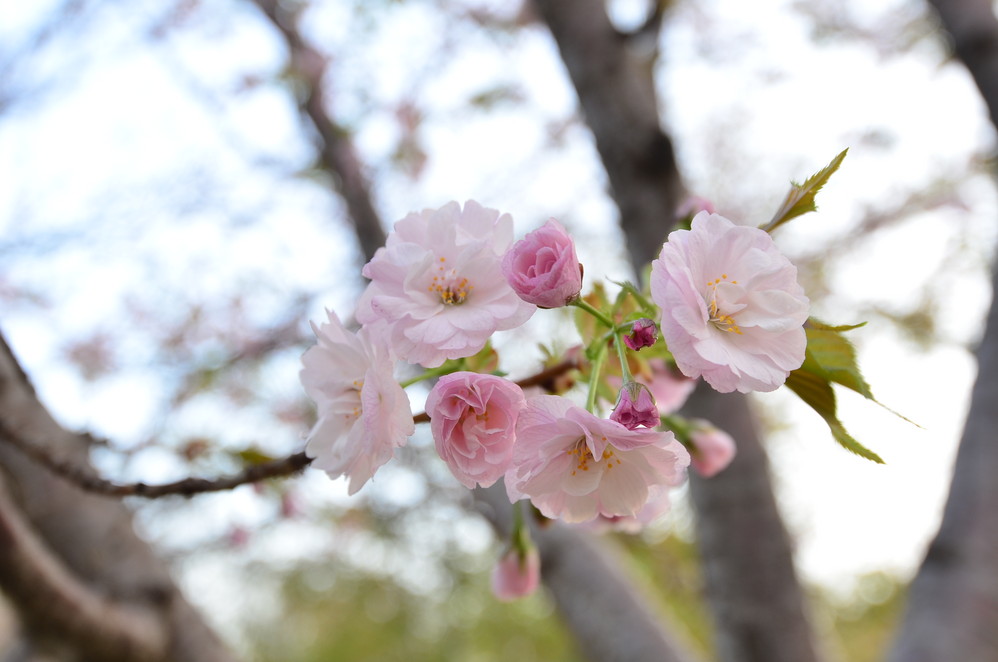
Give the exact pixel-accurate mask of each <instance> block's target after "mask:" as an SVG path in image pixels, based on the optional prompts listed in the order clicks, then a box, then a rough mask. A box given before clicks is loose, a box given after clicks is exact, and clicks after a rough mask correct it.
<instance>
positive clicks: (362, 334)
mask: <svg viewBox="0 0 998 662" xmlns="http://www.w3.org/2000/svg"><path fill="white" fill-rule="evenodd" d="M328 315H329V321H328V322H326V323H325V324H323V325H322V326H319V327H316V326H315V324H313V325H312V329H313V330H314V331H315V335H316V338H317V339H318V341H319V342H318V344H317V345H315V346H314V347H311V348H310V349H309V350H308V351H306V352H305V354H304V355H303V356H302V365H303V368H302V371H301V374H300V378H301V383H302V386H304V387H305V392H306V393H307V394H308V397H310V398H311V399H312V401H313V402H315V405H316V409H317V410H318V414H319V420H318V421H317V422H316V424H315V426H314V427H313V428H312V431H311V432H309V434H308V442H307V444H306V445H305V452H306V453H307V454H308V456H309V457H311V458H314V461H313V462H312V466H313V467H315V468H317V469H322V470H324V471H325V472H326V473H328V474H329V476H330V478H339V477H340V476H347V477H348V478H349V479H350V486H349V492H350V494H354V493H355V492H357V490H359V489H360V488H361V487H363V485H364V483H366V482H367V481H368V479H370V478H371V476H373V475H374V472H375V471H377V469H378V468H379V467H380V466H381V465H383V464H384V463H385V462H387V461H388V460H390V459H391V458H392V457H393V456H394V454H395V449H396V448H398V447H400V446H404V445H405V443H406V441H407V439H408V437H409V435H411V434H412V433H413V432H414V430H415V425H414V424H413V421H412V410H411V409H410V408H409V398H408V396H407V395H406V394H405V391H404V390H403V389H402V387H401V386H399V384H398V382H397V381H395V377H394V376H393V374H392V369H393V367H394V361H393V359H392V358H391V355H390V354H389V352H388V348H387V347H386V346H385V345H384V341H383V340H381V339H380V337H379V336H377V334H370V333H368V330H367V329H361V330H360V331H359V332H358V333H356V334H353V333H350V332H349V331H347V330H346V329H345V328H344V327H343V325H342V324H341V323H340V320H339V318H338V317H337V316H336V314H335V313H333V312H329V313H328Z"/></svg>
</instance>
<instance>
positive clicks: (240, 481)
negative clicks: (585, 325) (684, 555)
mask: <svg viewBox="0 0 998 662" xmlns="http://www.w3.org/2000/svg"><path fill="white" fill-rule="evenodd" d="M578 367H579V362H578V360H577V359H575V358H567V359H565V360H563V361H561V362H560V363H557V364H555V365H553V366H550V367H548V368H545V369H544V370H541V371H540V372H538V373H537V374H535V375H531V376H529V377H526V378H524V379H521V380H520V381H518V382H516V383H517V385H519V386H520V387H521V388H527V387H529V386H542V387H543V386H547V387H548V388H549V389H550V385H551V384H552V382H553V381H554V380H555V379H556V378H558V377H560V376H561V375H563V374H565V373H566V372H569V371H570V370H574V369H576V368H578ZM412 420H413V422H415V423H428V422H429V421H430V417H429V415H428V414H427V413H426V412H421V413H419V414H416V415H414V416H413V417H412ZM0 437H2V438H3V440H4V441H6V442H7V443H9V444H10V445H12V446H15V447H16V448H17V449H18V450H20V451H21V452H22V453H24V454H25V455H27V456H28V457H30V458H31V459H32V460H34V461H35V462H37V463H38V464H40V465H42V466H43V467H45V468H46V469H48V470H49V471H51V472H52V473H54V474H56V475H57V476H60V477H61V478H64V479H66V480H67V481H69V482H71V483H73V484H74V485H75V486H77V487H79V488H80V489H82V490H85V491H87V492H92V493H94V494H99V495H102V496H109V497H125V496H137V497H143V498H146V499H156V498H159V497H164V496H171V495H177V496H186V497H190V496H194V495H195V494H204V493H206V492H223V491H225V490H231V489H233V488H235V487H238V486H240V485H245V484H247V483H256V482H259V481H261V480H267V479H268V478H282V477H287V476H292V475H294V474H296V473H298V472H300V471H302V470H303V469H304V468H305V467H307V466H308V465H309V464H311V462H312V458H310V457H308V456H307V455H305V453H304V452H303V451H302V452H298V453H294V454H292V455H289V456H287V457H284V458H280V459H276V460H271V461H270V462H262V463H260V464H254V465H252V466H249V467H246V468H245V469H243V470H242V471H240V472H239V473H236V474H233V475H231V476H220V477H217V478H194V477H191V478H183V479H181V480H177V481H173V482H171V483H162V484H159V485H150V484H148V483H144V482H137V483H116V482H113V481H110V480H107V479H105V478H101V477H99V476H97V475H95V474H94V473H93V471H92V470H91V469H89V468H88V469H86V470H84V469H81V467H80V466H79V464H77V463H76V462H72V461H68V460H63V459H60V458H57V457H54V456H53V455H52V454H51V453H49V452H47V451H46V449H45V448H44V447H42V445H40V444H36V443H31V442H30V441H28V440H26V439H25V438H24V437H23V436H21V435H18V434H15V433H14V431H13V430H11V429H10V428H9V427H8V426H7V425H5V424H4V423H3V421H0Z"/></svg>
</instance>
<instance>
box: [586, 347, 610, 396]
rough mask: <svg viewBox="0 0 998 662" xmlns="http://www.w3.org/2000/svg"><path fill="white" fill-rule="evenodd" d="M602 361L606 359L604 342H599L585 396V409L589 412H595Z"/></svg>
mask: <svg viewBox="0 0 998 662" xmlns="http://www.w3.org/2000/svg"><path fill="white" fill-rule="evenodd" d="M604 361H606V343H605V342H601V343H600V345H599V351H598V352H597V354H596V356H595V357H594V358H593V361H592V366H591V368H590V370H591V372H590V373H589V395H588V396H587V397H586V411H588V412H589V413H590V414H595V413H596V391H598V390H599V376H600V371H601V370H602V369H603V362H604Z"/></svg>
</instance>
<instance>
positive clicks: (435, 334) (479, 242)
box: [357, 200, 536, 367]
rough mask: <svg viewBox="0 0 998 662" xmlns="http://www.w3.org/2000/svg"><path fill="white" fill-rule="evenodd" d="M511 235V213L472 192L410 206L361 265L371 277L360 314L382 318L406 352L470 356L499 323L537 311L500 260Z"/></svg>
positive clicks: (405, 355)
mask: <svg viewBox="0 0 998 662" xmlns="http://www.w3.org/2000/svg"><path fill="white" fill-rule="evenodd" d="M512 240H513V219H512V218H511V217H510V216H509V214H503V215H502V216H500V215H499V212H498V211H496V210H494V209H486V208H484V207H482V206H481V205H479V204H478V203H477V202H474V201H472V200H469V201H468V202H466V203H465V205H464V208H463V209H462V208H461V205H459V204H458V203H456V202H450V203H448V204H446V205H444V206H443V207H441V208H440V209H427V210H424V211H422V212H419V213H412V214H409V215H408V216H406V217H405V218H403V219H402V220H401V221H399V222H397V223H396V224H395V230H394V231H393V232H391V233H390V234H389V235H388V240H387V242H386V244H385V246H383V247H382V248H379V249H378V251H377V252H376V253H375V255H374V258H373V259H371V261H370V262H368V263H367V264H366V265H365V266H364V270H363V274H364V276H366V277H367V278H370V279H371V282H370V284H368V286H367V289H366V290H365V291H364V293H363V294H362V295H361V298H360V301H359V302H358V304H357V320H358V321H359V322H360V323H361V324H363V325H365V326H368V325H371V324H374V323H376V322H378V321H381V320H383V321H384V322H385V323H386V324H387V327H386V330H387V333H388V334H389V337H390V344H391V347H392V349H393V350H394V351H395V353H396V354H397V355H398V356H399V357H400V358H402V359H405V360H406V361H409V362H412V363H419V364H421V365H423V366H426V367H436V366H439V365H440V364H442V363H443V362H444V361H446V360H447V359H458V358H464V357H466V356H471V355H473V354H475V353H477V352H478V351H479V350H480V349H482V347H484V346H485V343H486V341H488V339H489V337H491V336H492V334H493V333H495V332H496V331H501V330H505V329H512V328H515V327H517V326H520V325H521V324H523V323H524V322H525V321H527V319H529V318H530V316H531V315H533V313H534V310H536V309H535V308H534V306H532V305H530V304H528V303H527V302H525V301H523V300H522V299H520V297H518V296H517V295H516V293H515V292H514V291H513V290H512V288H511V287H510V286H509V284H508V283H507V282H506V279H505V278H504V277H503V275H502V269H501V266H500V260H501V256H502V255H503V253H505V251H506V248H507V247H508V246H509V245H510V243H511V242H512Z"/></svg>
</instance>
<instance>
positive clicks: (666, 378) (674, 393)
mask: <svg viewBox="0 0 998 662" xmlns="http://www.w3.org/2000/svg"><path fill="white" fill-rule="evenodd" d="M648 366H649V367H650V368H651V378H650V379H647V378H646V379H645V380H644V382H643V383H644V384H645V385H646V386H647V387H648V390H649V391H651V394H652V395H653V396H654V397H655V404H656V405H657V406H658V413H659V414H660V415H662V416H668V415H669V414H672V413H674V412H677V411H679V408H680V407H682V406H683V405H684V404H686V399H687V398H689V397H690V394H691V393H692V392H693V391H694V390H695V389H696V387H697V383H696V380H694V379H690V378H689V377H686V376H684V375H683V374H682V373H680V372H679V371H678V370H676V369H675V368H674V367H672V366H670V365H668V364H667V363H666V362H665V361H664V360H662V359H652V360H651V361H649V362H648Z"/></svg>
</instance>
